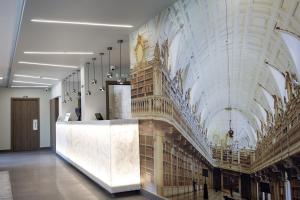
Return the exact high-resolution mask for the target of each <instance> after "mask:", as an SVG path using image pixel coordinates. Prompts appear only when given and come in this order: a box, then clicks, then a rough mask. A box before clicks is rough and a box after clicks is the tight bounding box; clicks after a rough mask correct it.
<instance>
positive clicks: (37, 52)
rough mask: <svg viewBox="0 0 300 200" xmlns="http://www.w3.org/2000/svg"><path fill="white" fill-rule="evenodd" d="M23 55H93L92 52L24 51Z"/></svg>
mask: <svg viewBox="0 0 300 200" xmlns="http://www.w3.org/2000/svg"><path fill="white" fill-rule="evenodd" d="M24 54H34V55H93V54H95V53H94V52H81V51H24Z"/></svg>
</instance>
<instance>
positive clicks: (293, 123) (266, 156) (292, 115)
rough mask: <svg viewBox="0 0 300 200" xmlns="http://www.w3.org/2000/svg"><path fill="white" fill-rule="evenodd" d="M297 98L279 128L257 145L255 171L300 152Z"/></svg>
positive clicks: (290, 105)
mask: <svg viewBox="0 0 300 200" xmlns="http://www.w3.org/2000/svg"><path fill="white" fill-rule="evenodd" d="M298 99H299V98H295V99H294V100H293V101H292V102H290V104H289V107H288V110H287V111H286V112H285V113H284V114H283V117H282V118H281V119H280V121H278V122H277V124H278V125H277V126H273V127H271V128H270V129H269V130H268V132H267V134H266V135H265V136H264V137H263V139H262V140H261V141H259V142H258V144H257V149H256V153H255V162H254V163H253V165H252V169H253V171H258V170H261V169H263V168H265V167H267V166H270V165H272V164H274V163H276V162H278V161H281V160H283V159H285V158H288V157H289V156H291V155H293V154H296V153H299V152H300V102H299V100H298Z"/></svg>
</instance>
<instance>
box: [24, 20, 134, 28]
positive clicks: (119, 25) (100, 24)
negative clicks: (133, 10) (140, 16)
mask: <svg viewBox="0 0 300 200" xmlns="http://www.w3.org/2000/svg"><path fill="white" fill-rule="evenodd" d="M30 21H31V22H40V23H51V24H73V25H85V26H105V27H119V28H133V26H132V25H130V24H106V23H94V22H78V21H62V20H48V19H31V20H30Z"/></svg>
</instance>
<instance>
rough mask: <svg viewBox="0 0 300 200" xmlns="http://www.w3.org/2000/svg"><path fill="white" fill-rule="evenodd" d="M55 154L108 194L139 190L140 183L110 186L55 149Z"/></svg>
mask: <svg viewBox="0 0 300 200" xmlns="http://www.w3.org/2000/svg"><path fill="white" fill-rule="evenodd" d="M56 154H57V155H59V156H60V157H61V158H63V159H64V160H65V161H67V162H68V163H70V164H71V165H73V166H74V167H75V168H77V169H78V170H79V171H80V172H82V173H83V174H84V175H86V176H87V177H89V178H90V179H91V180H93V181H94V182H95V183H97V184H98V185H99V186H101V187H102V188H104V189H105V190H106V191H107V192H109V193H110V194H117V193H121V192H129V191H137V190H140V185H127V186H122V187H110V186H109V185H107V184H106V183H104V182H103V181H101V180H100V179H98V178H96V177H95V176H93V175H92V174H91V173H89V172H88V171H86V170H85V169H83V168H82V167H80V166H79V165H77V164H76V163H75V162H73V161H72V160H71V159H69V158H67V157H66V156H64V155H62V154H61V153H59V152H58V151H56Z"/></svg>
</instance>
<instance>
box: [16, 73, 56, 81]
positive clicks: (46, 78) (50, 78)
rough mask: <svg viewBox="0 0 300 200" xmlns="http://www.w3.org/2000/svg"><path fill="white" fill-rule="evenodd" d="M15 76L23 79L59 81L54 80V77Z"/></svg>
mask: <svg viewBox="0 0 300 200" xmlns="http://www.w3.org/2000/svg"><path fill="white" fill-rule="evenodd" d="M14 76H15V77H22V78H35V79H44V80H53V81H58V80H59V79H57V78H52V77H42V76H32V75H25V74H15V75H14Z"/></svg>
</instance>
